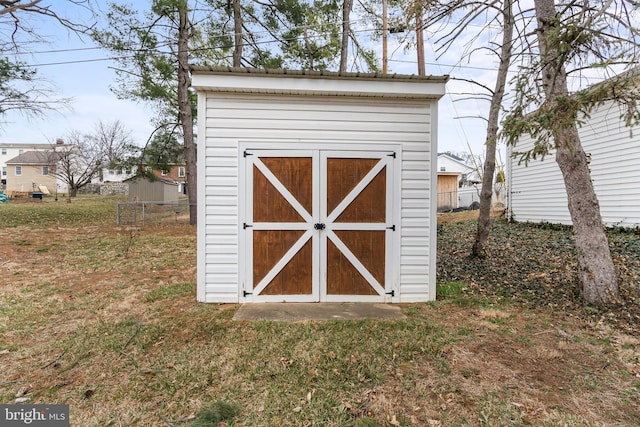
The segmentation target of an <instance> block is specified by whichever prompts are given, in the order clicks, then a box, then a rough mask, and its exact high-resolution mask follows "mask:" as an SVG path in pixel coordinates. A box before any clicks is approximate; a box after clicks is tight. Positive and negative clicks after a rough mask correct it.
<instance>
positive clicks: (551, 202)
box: [507, 102, 640, 227]
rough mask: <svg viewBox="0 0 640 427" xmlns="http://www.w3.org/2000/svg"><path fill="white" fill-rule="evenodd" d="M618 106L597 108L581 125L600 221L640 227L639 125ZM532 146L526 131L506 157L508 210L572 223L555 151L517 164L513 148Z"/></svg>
mask: <svg viewBox="0 0 640 427" xmlns="http://www.w3.org/2000/svg"><path fill="white" fill-rule="evenodd" d="M621 113H622V112H621V110H620V108H619V107H618V106H617V104H615V103H613V102H607V103H605V104H603V105H601V106H599V107H598V108H597V109H596V110H595V111H594V112H593V113H592V114H591V115H590V117H588V118H584V124H583V125H582V126H581V127H580V128H579V134H580V140H581V142H582V146H583V148H584V150H585V152H586V153H587V156H588V157H589V158H590V159H591V160H590V163H589V169H590V170H591V178H592V181H593V185H594V188H595V192H596V195H597V197H598V201H599V202H600V212H601V214H602V220H603V222H604V223H605V224H606V225H608V226H624V227H639V226H640V126H635V127H632V128H629V127H626V126H625V124H624V122H623V121H622V120H621V119H620V117H621ZM531 147H533V140H532V139H531V138H530V137H529V136H528V135H527V136H523V137H522V138H520V140H519V141H518V144H517V145H516V147H510V148H509V150H508V156H507V188H508V192H509V193H508V205H507V209H508V213H509V214H510V215H511V217H512V218H513V219H514V220H516V221H530V222H550V223H559V224H571V216H570V214H569V209H568V207H567V194H566V191H565V187H564V181H563V178H562V174H561V172H560V168H559V167H558V164H557V163H556V161H555V155H554V153H553V152H552V153H550V154H548V155H547V156H546V157H544V159H537V160H531V161H530V162H529V164H528V165H525V164H524V163H522V164H519V162H518V159H516V158H513V157H512V154H513V153H515V152H524V151H527V150H529V149H530V148H531Z"/></svg>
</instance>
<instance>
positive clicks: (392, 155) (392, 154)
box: [387, 151, 396, 159]
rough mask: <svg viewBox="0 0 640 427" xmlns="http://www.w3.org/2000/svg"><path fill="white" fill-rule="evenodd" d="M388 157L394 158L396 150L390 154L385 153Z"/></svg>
mask: <svg viewBox="0 0 640 427" xmlns="http://www.w3.org/2000/svg"><path fill="white" fill-rule="evenodd" d="M387 156H388V157H393V158H394V159H395V158H396V152H395V151H394V152H393V153H391V154H387Z"/></svg>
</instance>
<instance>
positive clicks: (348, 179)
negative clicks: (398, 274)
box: [242, 150, 396, 302]
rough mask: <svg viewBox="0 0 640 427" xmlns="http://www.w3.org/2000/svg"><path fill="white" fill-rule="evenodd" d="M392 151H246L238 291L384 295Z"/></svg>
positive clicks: (291, 296) (274, 295)
mask: <svg viewBox="0 0 640 427" xmlns="http://www.w3.org/2000/svg"><path fill="white" fill-rule="evenodd" d="M395 157H396V156H395V153H393V152H369V151H330V150H284V151H283V150H247V151H246V152H245V153H244V159H245V162H246V164H245V173H246V176H245V192H244V193H245V195H246V200H245V202H246V205H245V221H244V222H243V226H242V228H243V230H242V232H243V233H244V239H245V241H244V242H245V244H244V251H243V255H244V257H245V263H244V264H245V266H246V268H245V271H244V276H245V277H244V285H243V287H244V290H243V294H244V297H245V298H246V299H247V300H251V301H292V302H295V301H301V302H302V301H386V300H389V298H390V297H391V296H392V295H393V292H392V290H391V287H392V286H391V282H392V278H391V275H390V272H391V270H392V269H391V268H390V264H391V262H390V260H391V259H392V258H391V252H392V247H393V246H392V236H393V233H394V231H395V230H396V227H395V225H394V223H393V218H392V216H393V209H392V205H393V203H392V202H393V188H394V174H393V168H394V160H395Z"/></svg>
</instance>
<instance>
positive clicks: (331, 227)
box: [238, 143, 401, 302]
mask: <svg viewBox="0 0 640 427" xmlns="http://www.w3.org/2000/svg"><path fill="white" fill-rule="evenodd" d="M293 147H297V148H298V149H293ZM299 147H300V145H299V144H290V143H285V144H271V143H241V144H239V154H240V156H239V159H240V163H241V164H240V165H239V167H240V175H239V176H240V177H241V181H240V190H239V193H238V194H239V196H240V200H239V213H240V218H239V236H240V238H239V240H240V242H239V243H240V245H239V252H238V253H239V257H240V259H239V267H240V271H239V276H240V289H239V290H240V301H241V302H276V301H277V302H283V301H289V302H305V301H321V302H322V301H327V302H329V301H336V302H338V301H344V302H358V301H361V302H367V301H371V302H373V301H377V302H392V301H398V300H399V298H400V295H399V287H398V283H399V259H400V254H399V252H400V251H399V244H400V215H399V214H400V207H399V206H397V202H399V200H400V193H401V191H400V188H401V187H400V172H401V167H400V162H399V161H398V160H399V159H397V160H396V162H397V163H395V164H394V160H395V159H396V157H398V158H399V157H400V156H401V147H400V146H399V145H388V146H375V147H366V148H365V147H364V146H363V147H362V150H360V149H358V148H360V147H359V146H358V147H357V148H356V149H354V145H353V144H349V145H345V144H327V143H320V144H317V145H314V148H313V149H309V150H300V149H299ZM372 148H374V149H372ZM245 154H246V156H245V157H246V159H249V160H250V161H243V160H245V159H243V156H244V155H245ZM259 157H310V158H312V167H313V172H312V185H313V196H312V197H313V201H314V202H313V208H312V210H313V212H312V214H311V215H309V213H308V212H306V210H305V209H304V207H303V206H302V205H301V204H300V203H299V202H298V201H297V200H296V199H295V197H293V195H292V194H291V193H290V192H289V190H288V189H287V188H286V187H285V186H284V185H283V184H282V183H281V182H280V181H279V180H278V179H277V178H276V177H275V175H273V173H272V172H271V171H270V170H269V169H268V168H267V167H266V165H265V164H264V163H263V162H262V161H260V159H259ZM329 157H339V158H378V159H380V161H379V162H378V163H377V164H376V165H375V166H374V167H373V169H372V170H371V171H369V172H368V173H367V175H366V176H365V177H364V178H363V179H362V180H361V181H360V182H359V183H358V184H357V185H356V187H355V188H354V189H353V190H352V191H351V192H350V193H349V194H348V195H347V196H346V197H345V199H343V200H342V201H341V202H340V203H339V205H338V206H336V208H335V209H334V210H333V212H331V213H328V212H326V210H327V206H326V200H327V199H326V198H327V191H326V184H327V180H326V179H327V176H326V174H327V167H326V161H327V158H329ZM256 159H257V160H256ZM254 164H255V165H256V168H257V169H258V170H260V172H261V173H262V174H263V175H264V176H265V177H266V178H267V179H268V180H269V182H270V183H271V184H273V185H274V186H275V187H276V189H277V190H278V191H279V192H280V193H281V194H282V195H283V197H285V199H286V200H287V201H289V203H291V206H292V207H293V208H294V209H295V210H296V212H297V213H298V214H299V215H300V216H301V217H302V218H303V220H304V221H305V222H297V223H280V222H265V223H254V222H253V167H252V165H254ZM385 166H387V169H386V186H387V192H386V193H387V194H386V196H387V200H386V201H385V204H386V214H385V217H386V222H385V223H384V224H383V223H342V222H340V223H335V222H333V221H334V220H335V219H337V218H338V217H339V216H340V214H341V213H342V212H344V210H345V209H346V208H347V207H348V206H349V204H350V203H351V202H353V200H355V198H356V197H357V195H358V194H359V193H360V192H361V191H362V190H364V189H365V188H366V186H367V185H368V184H369V183H370V182H371V181H372V180H373V179H374V178H375V177H376V176H377V174H378V173H379V172H380V171H381V170H382V169H383V168H384V167H385ZM321 180H322V182H321ZM318 222H319V223H323V224H325V225H326V229H325V230H322V231H321V232H319V231H317V230H314V229H313V225H314V224H315V223H318ZM246 224H249V227H246V228H245V227H244V226H245V225H246ZM392 228H393V229H392ZM274 229H277V230H301V231H305V232H304V234H303V235H302V236H301V237H300V238H299V239H298V240H297V241H296V243H295V244H294V245H293V246H292V247H291V248H289V250H288V251H287V252H286V254H285V255H284V256H283V257H282V258H281V259H280V260H279V261H278V262H277V264H276V265H275V266H274V267H273V268H272V269H271V271H269V273H267V275H266V276H265V277H264V278H263V279H262V280H261V281H260V283H258V284H256V285H255V286H253V284H252V283H253V278H252V276H253V267H252V259H253V244H252V242H253V231H254V230H274ZM340 230H371V231H382V230H384V231H385V257H386V260H385V264H386V269H385V286H384V287H383V286H382V285H381V284H380V283H379V282H378V281H377V280H376V279H375V278H374V277H373V276H372V275H371V273H369V271H368V270H367V269H366V268H365V266H364V265H362V263H361V262H360V261H359V260H358V258H357V257H356V256H355V255H354V254H353V253H352V252H351V251H350V250H349V248H348V247H347V246H346V245H345V244H344V243H343V242H342V241H341V240H340V238H339V237H338V236H337V235H336V234H335V232H334V231H340ZM310 239H311V241H312V256H313V260H314V262H313V267H312V275H313V279H312V294H311V295H254V294H259V292H261V291H263V290H264V288H265V287H266V286H267V284H268V283H269V282H270V280H272V279H273V278H274V277H275V276H276V275H277V274H278V273H279V272H280V271H281V270H282V268H284V266H286V264H287V262H289V261H290V260H291V259H292V258H293V256H294V255H295V253H297V252H298V251H299V250H300V249H301V248H302V247H303V246H304V245H305V244H306V243H307V242H308V241H309V240H310ZM328 240H331V241H332V242H333V243H334V244H335V245H336V247H337V248H338V249H339V250H340V251H341V252H342V253H343V255H344V256H345V257H346V258H347V259H348V260H349V262H351V263H352V265H353V266H354V267H355V268H356V269H357V270H358V271H359V272H360V274H362V276H363V277H364V278H365V279H366V281H367V282H368V283H369V284H370V285H371V286H372V288H373V289H374V290H375V291H376V292H378V293H379V295H327V290H326V265H325V264H326V253H327V241H328ZM321 254H325V255H321ZM323 262H324V264H323ZM390 291H395V295H394V296H393V297H391V296H390V295H389V294H388V293H389V292H390Z"/></svg>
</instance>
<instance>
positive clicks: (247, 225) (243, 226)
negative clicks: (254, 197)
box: [242, 222, 253, 230]
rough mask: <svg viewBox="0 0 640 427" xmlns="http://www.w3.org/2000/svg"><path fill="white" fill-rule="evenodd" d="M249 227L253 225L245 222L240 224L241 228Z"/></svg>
mask: <svg viewBox="0 0 640 427" xmlns="http://www.w3.org/2000/svg"><path fill="white" fill-rule="evenodd" d="M251 227H253V225H251V224H247V223H246V222H245V223H244V224H242V229H243V230H246V229H247V228H251Z"/></svg>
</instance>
